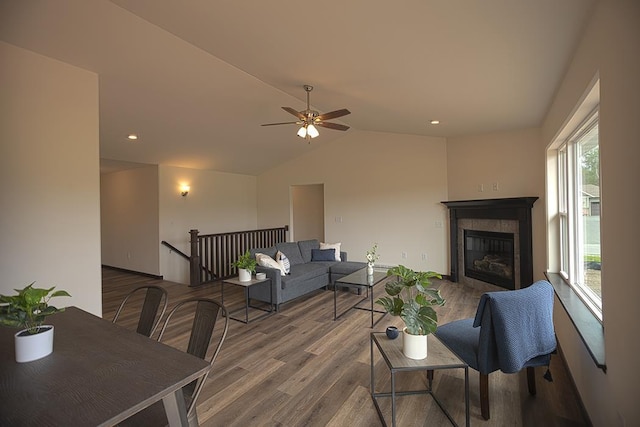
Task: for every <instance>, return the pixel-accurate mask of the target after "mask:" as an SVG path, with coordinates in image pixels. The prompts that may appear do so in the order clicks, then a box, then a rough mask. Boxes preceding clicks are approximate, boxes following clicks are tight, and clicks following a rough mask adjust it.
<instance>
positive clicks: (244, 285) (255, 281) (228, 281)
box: [220, 277, 275, 324]
mask: <svg viewBox="0 0 640 427" xmlns="http://www.w3.org/2000/svg"><path fill="white" fill-rule="evenodd" d="M265 282H269V288H270V289H269V309H268V310H265V309H264V308H262V307H256V306H253V305H250V304H249V288H250V287H251V286H254V285H259V284H261V283H265ZM225 284H227V285H234V286H240V287H242V288H244V319H239V318H237V317H233V314H234V313H237V312H239V311H241V310H242V308H241V309H238V310H234V311H229V319H233V320H236V321H238V322H242V323H245V324H247V323H249V308H253V309H255V310H261V311H264V312H265V313H264V314H262V315H260V316H257V317H254V318H253V319H251V321H254V320H258V319H262V318H263V317H267V316H270V315H271V314H273V313H274V312H275V310H274V309H273V289H271V287H272V286H273V283H272V282H271V279H268V278H267V279H256V278H252V279H251V280H249V281H246V282H241V281H240V280H239V279H238V278H237V277H234V278H232V279H225V280H223V281H222V283H221V284H220V299H221V301H222V304H224V285H225Z"/></svg>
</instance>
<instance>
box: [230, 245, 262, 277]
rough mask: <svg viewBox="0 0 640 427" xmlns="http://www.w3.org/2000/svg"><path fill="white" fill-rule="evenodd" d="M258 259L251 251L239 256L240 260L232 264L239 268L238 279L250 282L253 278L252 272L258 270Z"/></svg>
mask: <svg viewBox="0 0 640 427" xmlns="http://www.w3.org/2000/svg"><path fill="white" fill-rule="evenodd" d="M256 264H257V263H256V259H255V258H253V257H252V256H251V253H250V252H249V251H247V252H245V253H244V254H242V255H240V257H238V260H237V261H235V262H233V263H232V264H231V266H232V267H236V268H237V269H238V280H240V281H241V282H248V281H249V280H251V274H253V273H255V271H256Z"/></svg>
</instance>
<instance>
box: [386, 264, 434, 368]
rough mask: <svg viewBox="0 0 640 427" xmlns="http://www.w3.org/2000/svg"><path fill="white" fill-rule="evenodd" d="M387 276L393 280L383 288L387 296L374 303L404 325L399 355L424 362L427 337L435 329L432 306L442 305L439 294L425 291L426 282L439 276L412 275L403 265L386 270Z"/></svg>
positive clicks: (413, 272) (430, 274)
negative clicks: (399, 319) (394, 277)
mask: <svg viewBox="0 0 640 427" xmlns="http://www.w3.org/2000/svg"><path fill="white" fill-rule="evenodd" d="M387 276H396V280H395V281H392V282H388V283H387V284H386V285H385V291H386V292H387V294H388V296H386V297H382V298H379V299H378V300H377V301H376V303H377V304H380V305H382V306H383V307H384V309H385V310H386V311H387V312H388V313H389V314H391V315H393V316H400V318H402V320H403V321H404V324H405V328H404V329H403V332H404V333H403V336H402V340H403V342H402V351H403V353H404V354H405V356H407V357H409V358H411V359H424V358H425V357H427V335H429V334H430V333H433V332H435V330H436V328H437V327H438V316H437V314H436V312H435V310H434V309H433V306H435V305H444V303H445V300H444V298H442V295H440V290H438V289H429V286H430V285H431V280H430V279H433V278H438V279H441V278H442V276H441V275H440V274H438V273H435V272H433V271H426V272H425V271H413V270H411V269H410V268H407V267H405V266H404V265H398V266H397V267H393V268H390V269H389V270H388V271H387Z"/></svg>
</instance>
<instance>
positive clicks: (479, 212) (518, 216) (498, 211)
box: [441, 197, 538, 286]
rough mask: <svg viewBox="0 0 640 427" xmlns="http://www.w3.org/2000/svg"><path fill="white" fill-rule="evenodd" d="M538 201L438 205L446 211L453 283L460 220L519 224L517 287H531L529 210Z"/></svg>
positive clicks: (455, 276)
mask: <svg viewBox="0 0 640 427" xmlns="http://www.w3.org/2000/svg"><path fill="white" fill-rule="evenodd" d="M536 200H538V198H537V197H512V198H505V199H484V200H457V201H448V202H441V203H442V204H443V205H445V206H446V207H447V208H449V236H450V237H449V239H450V240H449V246H450V253H451V276H450V280H451V281H452V282H457V281H458V274H459V273H460V272H459V271H458V268H459V267H458V243H457V242H458V239H459V238H460V236H459V232H458V220H459V219H495V220H503V219H504V220H515V221H518V230H519V235H520V284H521V286H529V285H530V284H531V283H533V245H532V234H533V233H532V223H531V208H532V207H533V204H534V203H535V201H536Z"/></svg>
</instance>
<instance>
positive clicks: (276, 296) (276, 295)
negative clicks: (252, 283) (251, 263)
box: [249, 265, 282, 305]
mask: <svg viewBox="0 0 640 427" xmlns="http://www.w3.org/2000/svg"><path fill="white" fill-rule="evenodd" d="M256 273H265V274H266V275H267V279H271V284H272V287H271V290H272V298H273V303H274V304H276V305H278V304H280V302H281V299H282V297H281V295H280V293H281V292H282V281H281V277H282V272H281V271H280V269H279V268H269V267H263V266H261V265H257V266H256ZM258 286H260V285H258ZM256 290H257V289H256ZM257 291H258V290H257ZM258 292H259V291H258ZM251 294H252V292H251V289H249V295H250V296H251ZM259 294H262V292H259ZM256 296H257V295H256ZM257 297H258V299H260V300H263V301H265V302H268V300H265V299H264V298H265V297H266V298H269V294H268V293H266V295H263V297H262V298H261V297H259V296H257Z"/></svg>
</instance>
